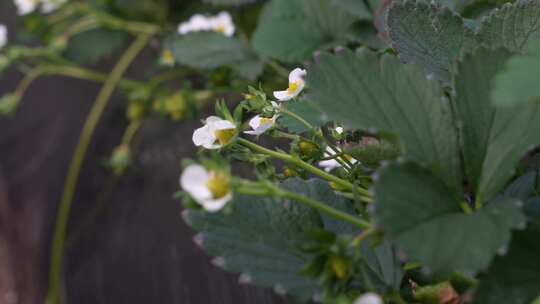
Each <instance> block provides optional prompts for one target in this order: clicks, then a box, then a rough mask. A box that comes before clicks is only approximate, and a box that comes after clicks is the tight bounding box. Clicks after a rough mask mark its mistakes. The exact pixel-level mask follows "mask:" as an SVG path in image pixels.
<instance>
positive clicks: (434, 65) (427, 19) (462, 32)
mask: <svg viewBox="0 0 540 304" xmlns="http://www.w3.org/2000/svg"><path fill="white" fill-rule="evenodd" d="M387 20H388V33H389V36H390V39H391V40H392V46H393V48H394V49H395V50H396V51H397V52H398V54H399V56H400V58H401V59H402V60H403V61H405V62H407V63H415V64H418V65H420V66H422V67H424V68H425V69H426V72H427V73H428V74H432V75H433V77H435V78H436V79H438V80H441V81H442V82H443V83H445V84H448V83H450V77H451V76H450V69H451V67H452V65H453V63H454V61H455V60H456V59H457V58H458V56H459V54H460V52H461V50H462V49H468V48H470V47H471V46H472V44H473V43H474V35H473V32H472V31H470V30H468V29H467V28H466V27H465V26H464V23H463V19H462V18H461V17H459V16H458V15H456V14H454V13H453V12H452V11H450V10H449V9H448V8H445V7H441V6H437V5H432V4H427V3H425V2H421V1H419V2H414V1H404V2H400V1H395V2H394V3H393V4H392V6H391V7H390V10H389V11H388V19H387Z"/></svg>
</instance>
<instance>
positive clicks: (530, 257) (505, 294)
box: [474, 224, 540, 304]
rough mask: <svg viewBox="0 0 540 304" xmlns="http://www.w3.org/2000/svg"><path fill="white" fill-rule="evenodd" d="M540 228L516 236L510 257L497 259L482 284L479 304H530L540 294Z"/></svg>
mask: <svg viewBox="0 0 540 304" xmlns="http://www.w3.org/2000/svg"><path fill="white" fill-rule="evenodd" d="M539 239H540V225H539V224H534V225H532V226H530V227H529V228H528V229H527V230H525V231H520V232H517V233H515V234H514V236H513V238H512V244H511V246H510V250H509V251H508V254H506V255H504V256H501V257H497V258H496V259H495V261H494V262H493V264H492V265H491V267H490V269H489V271H488V273H487V276H486V277H484V278H483V280H481V281H480V286H479V288H478V290H477V292H476V296H475V301H474V303H476V304H484V303H489V304H529V303H531V302H532V301H533V300H535V298H536V297H537V296H538V295H539V294H540V263H538V257H539V256H540V242H538V240H539Z"/></svg>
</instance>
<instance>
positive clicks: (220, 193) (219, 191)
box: [206, 171, 230, 199]
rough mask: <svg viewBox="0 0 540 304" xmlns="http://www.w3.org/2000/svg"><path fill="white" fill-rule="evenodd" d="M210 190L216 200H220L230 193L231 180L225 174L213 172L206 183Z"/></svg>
mask: <svg viewBox="0 0 540 304" xmlns="http://www.w3.org/2000/svg"><path fill="white" fill-rule="evenodd" d="M206 186H207V187H208V190H210V193H212V197H213V198H214V199H219V198H222V197H224V196H226V195H227V194H229V191H230V187H229V186H230V178H229V176H228V175H226V174H225V173H223V172H217V171H211V172H210V179H209V180H208V182H207V183H206Z"/></svg>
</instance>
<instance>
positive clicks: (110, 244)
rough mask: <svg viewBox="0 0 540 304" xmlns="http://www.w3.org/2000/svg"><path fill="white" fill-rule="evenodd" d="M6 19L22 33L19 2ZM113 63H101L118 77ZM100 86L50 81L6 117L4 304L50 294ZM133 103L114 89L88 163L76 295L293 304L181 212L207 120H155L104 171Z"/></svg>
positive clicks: (0, 164)
mask: <svg viewBox="0 0 540 304" xmlns="http://www.w3.org/2000/svg"><path fill="white" fill-rule="evenodd" d="M0 24H6V25H7V26H8V27H9V35H10V37H13V36H14V35H15V33H16V32H17V26H18V24H17V15H16V13H15V8H14V7H13V5H12V3H11V1H8V0H0ZM112 57H114V56H112ZM151 61H152V58H151V57H150V54H148V53H147V54H145V53H144V52H143V53H142V54H141V55H140V56H139V57H138V59H137V61H136V62H137V64H135V65H133V68H132V69H130V70H129V72H128V73H127V75H128V76H129V77H131V78H134V79H137V78H138V76H141V75H143V74H144V71H145V66H147V64H145V63H146V62H147V63H148V65H150V62H151ZM114 62H115V61H114V58H113V59H112V60H110V62H107V61H101V62H99V63H98V64H97V66H96V68H97V69H98V70H101V71H103V72H105V73H107V72H108V71H109V69H110V67H111V66H112V65H113V64H114ZM21 76H22V75H20V74H19V73H18V72H15V71H13V70H11V71H8V72H7V73H6V74H5V75H4V76H3V77H2V78H1V79H0V96H2V95H3V94H5V93H8V92H11V91H12V90H13V88H14V87H16V86H17V84H18V82H19V80H20V79H21ZM99 88H100V86H99V85H98V84H95V83H88V82H85V81H78V80H74V79H69V78H61V77H46V78H41V79H39V80H38V81H36V82H35V83H34V84H32V86H31V88H30V89H29V90H28V91H27V94H26V95H25V97H24V100H23V101H22V103H21V105H20V106H19V108H18V110H17V113H16V114H15V115H14V116H13V117H11V118H4V117H2V118H0V304H3V303H6V304H14V303H24V304H25V303H42V302H43V299H44V297H45V293H46V288H47V271H48V261H49V251H50V248H49V244H50V242H51V238H52V231H53V226H54V220H55V216H56V211H57V210H56V208H57V204H58V202H59V200H60V197H61V192H62V187H63V183H64V178H65V175H66V171H67V169H68V165H69V162H70V160H71V156H72V153H73V150H74V148H75V145H76V143H77V140H78V136H79V133H80V130H81V128H82V125H83V123H84V119H85V118H86V114H87V112H88V110H89V109H90V107H91V103H92V102H93V100H94V99H95V97H96V95H97V94H98V91H99ZM125 102H126V101H125V100H124V98H123V97H121V96H120V95H116V96H115V97H113V100H111V102H110V104H109V107H108V108H107V110H106V114H105V115H104V116H103V118H102V119H101V121H100V123H99V127H98V129H97V131H96V133H95V135H94V137H93V140H92V143H91V146H90V148H89V151H88V157H87V159H86V160H85V164H84V167H83V171H82V174H81V178H80V180H79V184H78V187H77V192H76V197H75V199H74V201H73V210H72V215H71V217H70V221H69V227H68V237H67V244H66V257H65V259H64V261H65V266H64V272H65V274H64V277H65V280H64V293H65V295H66V297H67V298H66V299H64V300H65V302H66V303H79V304H85V303H93V304H95V303H182V304H189V303H197V304H199V303H209V304H214V303H216V304H221V303H235V304H241V303H285V302H284V301H283V300H282V299H280V298H279V297H277V296H275V295H274V294H273V293H272V292H271V291H269V290H265V289H261V288H255V287H251V286H246V285H239V284H238V283H237V277H236V276H234V275H229V274H226V273H224V272H223V271H221V270H220V269H218V268H216V267H214V266H213V265H212V264H211V263H210V260H209V258H207V257H206V256H205V254H204V253H203V251H202V250H200V249H199V248H198V247H197V246H196V245H195V244H194V243H193V241H192V238H193V232H192V231H191V230H190V229H189V228H188V227H187V226H186V225H185V224H184V223H183V221H182V219H181V217H180V212H181V204H180V202H179V201H178V200H175V199H173V193H174V192H175V191H177V190H178V183H177V180H178V176H179V174H180V165H179V164H180V159H182V158H185V157H190V156H193V155H194V153H195V151H196V149H195V148H194V146H193V145H192V144H191V142H190V141H189V140H187V139H188V138H191V134H192V131H193V129H194V128H195V127H198V126H199V125H200V123H199V122H198V121H188V122H181V123H173V122H170V121H165V120H158V119H156V120H152V119H150V120H147V121H145V126H144V128H141V132H140V133H139V134H138V136H137V138H136V140H135V145H136V146H137V148H136V149H134V150H135V151H136V154H135V160H134V161H135V163H134V165H133V166H132V168H131V169H130V170H129V171H128V172H127V173H126V174H125V175H123V176H122V177H120V178H115V177H113V176H112V174H111V173H110V171H109V170H106V169H105V168H104V166H103V161H104V158H106V157H107V156H109V155H110V153H111V151H112V150H113V149H114V147H115V146H116V145H117V144H118V142H119V141H120V138H121V136H122V133H123V130H124V128H125V126H126V125H127V121H126V120H125V115H124V112H125Z"/></svg>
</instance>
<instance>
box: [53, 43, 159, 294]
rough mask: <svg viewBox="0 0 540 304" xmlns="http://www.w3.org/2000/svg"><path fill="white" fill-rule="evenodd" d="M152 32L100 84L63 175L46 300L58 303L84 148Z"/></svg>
mask: <svg viewBox="0 0 540 304" xmlns="http://www.w3.org/2000/svg"><path fill="white" fill-rule="evenodd" d="M150 37H151V35H149V34H142V35H140V36H138V37H137V38H136V39H135V41H134V42H133V43H132V45H131V46H130V47H129V48H128V49H127V50H126V52H125V53H124V55H123V56H122V57H121V58H120V60H119V61H118V63H117V64H116V66H115V67H114V69H113V70H112V72H111V75H110V76H109V79H108V80H107V82H105V84H104V85H103V88H102V89H101V91H100V92H99V95H98V96H97V98H96V101H95V103H94V105H93V106H92V109H91V111H90V113H89V114H88V117H87V119H86V122H85V124H84V127H83V129H82V132H81V135H80V138H79V143H78V144H77V147H76V149H75V153H74V155H73V159H72V160H71V164H70V167H69V171H68V174H67V177H66V182H65V185H64V192H63V194H62V200H61V201H60V204H59V207H58V214H57V218H56V225H55V231H54V239H53V243H52V249H51V263H50V269H49V290H48V295H47V303H48V304H58V303H60V285H61V274H62V261H63V257H64V242H65V237H66V230H67V223H68V219H69V214H70V209H71V202H72V200H73V196H74V194H75V188H76V186H77V181H78V178H79V173H80V171H81V167H82V164H83V161H84V158H85V156H86V151H87V150H88V146H89V144H90V140H91V138H92V135H93V134H94V131H95V129H96V126H97V124H98V122H99V119H100V117H101V115H102V113H103V111H104V110H105V107H106V105H107V103H108V101H109V99H110V97H111V96H112V94H113V92H114V90H115V88H116V86H117V85H118V83H119V82H120V79H122V75H123V74H124V73H125V72H126V70H127V68H128V67H129V65H130V64H131V63H132V62H133V60H134V59H135V57H137V55H138V54H139V53H140V52H141V51H142V50H143V49H144V47H145V46H146V44H147V43H148V40H149V39H150Z"/></svg>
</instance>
